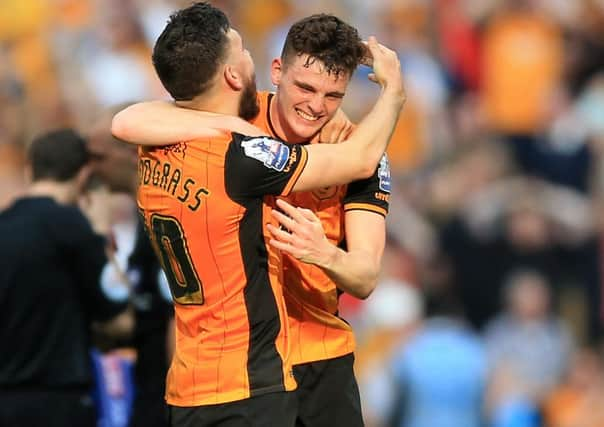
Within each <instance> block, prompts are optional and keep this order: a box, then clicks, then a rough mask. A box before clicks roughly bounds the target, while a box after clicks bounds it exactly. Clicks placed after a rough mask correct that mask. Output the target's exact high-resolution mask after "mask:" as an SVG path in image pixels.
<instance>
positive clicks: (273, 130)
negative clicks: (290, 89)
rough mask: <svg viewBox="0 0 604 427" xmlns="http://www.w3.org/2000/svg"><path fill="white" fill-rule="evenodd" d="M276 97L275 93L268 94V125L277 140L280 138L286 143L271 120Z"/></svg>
mask: <svg viewBox="0 0 604 427" xmlns="http://www.w3.org/2000/svg"><path fill="white" fill-rule="evenodd" d="M274 97H275V94H274V93H269V94H268V99H267V101H266V123H268V128H269V130H270V131H271V134H272V135H273V136H274V137H275V138H278V139H280V140H281V141H285V139H284V138H282V137H281V135H279V134H278V133H277V131H276V130H275V127H274V126H273V121H272V120H271V103H272V102H273V98H274Z"/></svg>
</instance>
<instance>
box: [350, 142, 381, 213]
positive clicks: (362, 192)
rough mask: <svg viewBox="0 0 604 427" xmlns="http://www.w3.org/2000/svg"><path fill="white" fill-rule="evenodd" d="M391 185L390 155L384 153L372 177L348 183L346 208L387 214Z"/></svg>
mask: <svg viewBox="0 0 604 427" xmlns="http://www.w3.org/2000/svg"><path fill="white" fill-rule="evenodd" d="M390 187H391V178H390V165H389V163H388V157H387V156H386V154H384V156H383V157H382V159H381V160H380V164H379V166H378V168H377V169H376V171H375V173H374V174H373V175H372V176H371V177H369V178H367V179H362V180H359V181H354V182H351V183H350V184H348V188H347V190H346V196H345V197H344V210H345V211H351V210H365V211H370V212H375V213H378V214H380V215H383V216H386V214H387V213H388V207H389V200H390Z"/></svg>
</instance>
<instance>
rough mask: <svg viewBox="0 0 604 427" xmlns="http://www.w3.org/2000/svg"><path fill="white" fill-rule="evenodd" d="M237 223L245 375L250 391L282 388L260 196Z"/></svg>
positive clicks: (276, 320)
mask: <svg viewBox="0 0 604 427" xmlns="http://www.w3.org/2000/svg"><path fill="white" fill-rule="evenodd" d="M245 207H246V208H247V211H246V213H245V215H244V216H243V218H242V220H241V224H240V227H239V242H240V245H241V257H242V259H243V265H244V268H245V275H246V278H247V285H246V287H245V291H244V297H245V305H246V308H247V314H248V322H249V327H250V342H249V352H248V366H247V369H248V376H249V380H250V395H251V396H256V395H259V394H264V393H269V392H274V391H284V390H285V385H284V378H283V362H282V360H281V356H280V355H279V353H278V352H277V347H276V345H275V340H276V339H277V335H278V334H279V331H280V329H281V321H280V319H279V310H278V308H277V302H276V301H275V295H274V294H273V290H272V288H271V284H270V279H269V274H268V252H267V250H266V246H265V244H264V237H263V234H262V200H261V199H253V200H251V201H249V202H248V203H246V206H245Z"/></svg>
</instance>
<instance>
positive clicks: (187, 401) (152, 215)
mask: <svg viewBox="0 0 604 427" xmlns="http://www.w3.org/2000/svg"><path fill="white" fill-rule="evenodd" d="M306 159H307V153H306V150H305V149H304V148H303V147H301V146H288V145H286V144H283V143H282V142H280V141H276V140H274V139H271V138H268V137H244V136H242V135H239V134H236V133H225V134H224V137H219V138H209V139H200V140H195V141H190V142H186V143H179V144H176V145H172V146H167V147H157V148H153V147H149V148H140V149H139V188H138V205H139V208H140V210H141V213H142V215H143V217H144V221H145V224H146V227H147V231H148V233H149V235H150V236H151V238H152V241H153V244H154V246H155V250H156V252H157V254H158V256H159V258H160V260H161V262H162V266H163V268H164V271H165V272H166V275H167V276H168V281H169V283H170V287H171V291H172V294H173V299H174V301H175V316H176V349H175V355H174V358H173V361H172V364H171V366H170V369H169V372H168V378H167V385H166V399H167V401H168V403H169V404H171V405H175V406H199V405H207V404H217V403H225V402H230V401H236V400H240V399H244V398H247V397H251V396H255V395H260V394H263V393H269V392H274V391H283V390H292V389H294V388H295V380H294V379H293V376H292V374H291V362H290V361H289V357H288V352H289V346H290V344H289V341H288V340H289V333H288V325H287V318H286V310H285V303H284V299H283V293H282V292H283V288H282V276H281V274H282V271H281V268H280V266H281V260H280V255H279V254H278V252H277V251H275V250H274V249H272V248H271V247H270V245H269V244H268V231H267V230H266V228H265V226H266V223H267V222H269V221H272V220H271V219H270V207H269V206H267V205H266V204H265V203H264V201H263V196H264V195H266V194H274V195H287V194H288V193H289V192H290V191H291V189H292V187H293V185H294V184H295V182H296V180H297V179H298V177H299V176H300V173H301V172H302V170H303V169H304V166H305V164H306Z"/></svg>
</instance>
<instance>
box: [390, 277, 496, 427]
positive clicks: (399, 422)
mask: <svg viewBox="0 0 604 427" xmlns="http://www.w3.org/2000/svg"><path fill="white" fill-rule="evenodd" d="M449 292H450V291H449V290H446V289H439V290H438V291H437V292H435V293H434V294H433V295H429V296H428V298H429V299H428V305H427V319H426V320H425V321H424V322H422V325H421V326H420V327H419V328H418V330H417V332H416V333H415V334H414V335H413V336H412V337H411V338H410V339H409V340H408V341H407V342H406V343H404V344H403V345H402V346H401V348H400V349H398V350H397V351H395V352H394V357H393V359H392V362H391V363H392V364H391V366H390V369H391V371H392V379H393V380H394V382H395V390H396V391H395V394H394V396H395V399H394V401H393V406H392V410H393V413H392V421H391V423H390V424H389V425H391V426H397V427H424V426H431V427H480V426H481V425H482V415H483V396H484V390H485V387H486V379H487V371H486V358H485V353H484V350H483V347H482V344H481V342H480V340H479V338H478V337H477V336H475V335H474V333H473V332H472V331H471V329H470V328H468V326H467V325H465V323H464V321H463V318H462V317H461V316H460V315H459V313H460V311H459V307H458V305H457V303H456V302H455V297H454V296H453V295H450V294H448V293H449Z"/></svg>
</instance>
